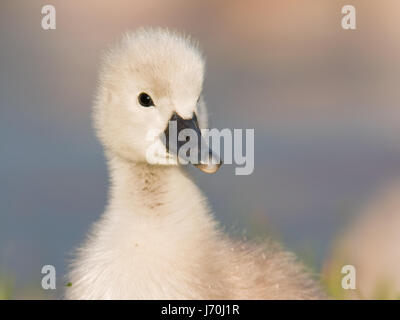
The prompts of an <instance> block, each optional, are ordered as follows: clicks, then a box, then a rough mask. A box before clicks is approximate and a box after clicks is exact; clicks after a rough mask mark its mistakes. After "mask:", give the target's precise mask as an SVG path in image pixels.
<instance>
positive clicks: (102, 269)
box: [66, 29, 324, 299]
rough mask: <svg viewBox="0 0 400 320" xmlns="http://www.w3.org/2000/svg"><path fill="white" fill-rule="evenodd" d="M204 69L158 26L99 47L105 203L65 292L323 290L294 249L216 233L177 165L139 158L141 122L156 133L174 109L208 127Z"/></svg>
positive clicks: (293, 293)
mask: <svg viewBox="0 0 400 320" xmlns="http://www.w3.org/2000/svg"><path fill="white" fill-rule="evenodd" d="M203 72H204V62H203V59H202V57H201V55H200V53H199V52H198V50H197V48H196V47H195V46H194V45H193V44H192V42H191V41H189V40H188V39H186V38H183V37H181V36H179V35H176V34H172V33H170V32H168V31H164V30H160V29H159V30H140V31H137V32H135V33H132V34H128V35H126V36H125V37H124V38H123V39H122V41H121V42H120V43H119V44H118V45H117V46H115V47H114V48H113V49H112V50H110V52H109V53H108V54H107V55H106V57H105V59H104V63H103V69H102V72H101V76H100V83H99V90H98V95H97V100H96V104H95V108H94V115H95V124H96V129H97V133H98V136H99V138H100V140H101V142H102V143H103V145H104V147H105V150H106V155H107V158H108V163H109V169H110V176H111V189H110V193H109V203H108V206H107V209H106V211H105V213H104V214H103V215H102V217H101V218H100V220H99V221H98V222H96V223H95V224H94V226H93V227H92V229H91V232H90V234H89V236H88V238H87V240H86V242H85V243H84V244H83V245H82V246H81V247H80V249H78V250H77V253H76V257H75V260H74V263H73V264H72V266H71V272H70V274H69V281H70V282H71V284H72V285H71V287H68V288H67V289H66V290H67V291H66V297H67V298H69V299H317V298H321V297H324V296H323V295H322V294H321V293H320V290H319V288H318V286H317V285H316V284H315V283H314V281H313V280H312V279H311V277H310V276H309V275H308V274H307V272H305V270H304V268H303V266H302V265H300V264H298V263H297V262H296V261H295V259H294V257H293V256H292V254H290V253H287V252H284V251H282V250H281V249H280V248H279V247H278V246H277V245H275V244H270V243H266V244H265V245H262V246H260V245H254V244H251V243H242V242H236V241H233V240H230V239H229V238H228V237H227V236H225V235H224V234H222V233H221V232H220V230H219V228H218V225H217V223H216V221H215V220H214V218H213V216H212V214H211V213H210V210H209V208H208V205H207V202H206V200H205V198H204V196H203V195H202V193H201V192H200V190H199V189H198V188H197V186H196V185H195V184H194V183H193V182H192V181H191V179H190V178H189V177H188V176H187V175H186V174H185V172H184V171H183V170H182V169H181V167H180V166H178V165H159V164H149V163H148V161H146V151H147V150H148V148H149V145H150V142H149V141H148V139H147V134H148V132H149V131H150V130H156V131H157V132H160V133H162V132H163V131H164V130H165V128H166V127H167V125H168V120H169V119H170V118H171V115H172V114H173V113H176V114H178V115H179V116H180V117H182V119H194V116H195V115H196V116H197V119H198V124H199V126H200V127H201V128H204V127H206V118H207V115H206V112H205V104H204V101H203V99H202V98H201V90H202V82H203V75H204V74H203ZM141 93H146V94H147V95H148V96H149V97H151V101H149V100H148V99H147V97H145V98H146V99H147V103H146V100H144V99H143V95H142V96H140V94H141ZM138 96H140V98H139V99H138ZM143 100H144V101H143ZM196 123H197V120H196Z"/></svg>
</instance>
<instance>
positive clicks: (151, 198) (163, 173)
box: [108, 156, 209, 219]
mask: <svg viewBox="0 0 400 320" xmlns="http://www.w3.org/2000/svg"><path fill="white" fill-rule="evenodd" d="M109 167H110V168H109V169H110V178H111V189H110V198H109V207H108V208H109V211H119V212H120V211H123V212H127V213H128V214H129V215H130V216H131V215H135V216H145V217H166V216H168V215H173V216H175V217H176V216H180V215H181V216H182V218H183V217H185V219H187V218H188V217H190V216H191V215H195V216H196V215H203V216H207V218H208V216H209V214H208V208H207V204H205V203H204V201H203V200H204V199H203V196H202V194H201V192H200V190H199V189H198V188H197V186H196V185H195V184H194V183H193V182H192V181H191V180H190V179H189V178H188V177H187V175H186V174H185V172H184V171H183V170H182V169H181V168H180V167H179V166H164V165H151V164H147V163H135V162H131V161H129V160H126V159H123V158H121V157H118V156H114V157H110V158H109Z"/></svg>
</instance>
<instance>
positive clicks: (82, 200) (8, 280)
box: [0, 0, 400, 299]
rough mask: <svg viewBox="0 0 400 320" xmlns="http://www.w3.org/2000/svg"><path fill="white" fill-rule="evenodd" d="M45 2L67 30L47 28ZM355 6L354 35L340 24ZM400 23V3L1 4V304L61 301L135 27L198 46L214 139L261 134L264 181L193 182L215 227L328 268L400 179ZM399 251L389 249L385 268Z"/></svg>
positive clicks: (101, 189) (6, 0)
mask: <svg viewBox="0 0 400 320" xmlns="http://www.w3.org/2000/svg"><path fill="white" fill-rule="evenodd" d="M46 4H52V5H54V6H55V8H56V19H57V20H56V21H57V29H56V30H49V31H45V30H43V29H42V28H41V19H42V14H41V9H42V6H44V5H46ZM347 4H352V5H354V6H355V7H356V10H357V30H344V29H342V27H341V19H342V16H343V15H342V14H341V8H342V6H344V5H347ZM399 15H400V3H399V2H398V1H396V0H381V1H379V2H378V1H376V0H375V1H374V0H363V1H354V0H346V1H339V0H334V1H319V0H303V1H290V0H274V1H263V0H260V1H256V0H247V1H239V0H226V1H224V0H219V1H213V2H211V1H200V0H198V1H185V0H172V1H171V0H168V1H153V0H147V1H132V0H114V1H98V0H97V1H96V0H85V1H78V0H69V1H65V0H52V1H42V0H30V1H24V0H2V1H1V2H0V40H1V42H0V43H1V49H0V155H1V158H0V182H1V183H0V298H17V299H23V298H58V297H61V296H62V292H63V290H64V288H65V284H66V282H65V280H64V278H63V276H64V274H65V271H66V266H67V263H68V259H70V257H71V255H70V253H71V251H72V250H73V248H74V247H76V246H77V245H78V244H79V243H80V242H81V241H82V240H83V239H84V237H85V234H86V232H87V230H88V227H89V226H90V224H91V223H92V222H94V221H95V220H96V219H97V218H98V217H99V215H100V214H101V213H102V211H103V209H104V206H105V204H106V196H107V171H106V164H105V159H104V156H103V153H102V148H101V146H100V145H99V143H98V141H97V140H96V138H95V136H94V132H93V129H92V124H91V104H92V99H93V94H94V90H95V87H96V75H97V69H98V65H99V56H100V54H101V52H102V50H103V49H105V48H106V47H107V45H108V44H109V43H110V42H112V41H114V40H115V39H116V38H118V37H119V36H120V35H121V33H122V32H124V31H126V30H130V29H135V28H137V27H139V26H165V27H170V28H173V29H177V30H180V31H183V32H185V33H188V34H191V35H192V36H193V37H194V38H196V39H198V40H199V42H200V44H201V47H202V49H203V51H204V53H205V54H206V57H207V76H206V81H205V89H204V93H205V98H206V101H207V103H208V107H209V111H210V114H211V119H210V122H211V126H212V127H217V128H220V129H221V128H255V170H254V173H253V174H252V175H250V176H235V175H234V166H229V165H227V166H223V167H222V168H221V170H220V171H219V172H218V173H217V174H216V175H213V176H209V175H204V174H201V173H200V172H195V171H193V173H192V174H193V175H194V176H195V178H196V180H197V182H198V183H199V185H200V187H201V188H202V190H203V191H204V192H205V194H206V195H207V196H208V198H209V201H210V203H211V205H212V207H213V209H214V211H215V213H216V216H217V218H218V219H219V220H220V221H221V222H222V223H223V224H224V225H225V226H226V229H227V230H228V231H230V232H232V233H233V234H236V235H238V236H246V237H248V238H264V237H268V236H271V237H274V238H276V239H278V240H280V241H282V242H283V243H284V245H285V246H286V247H287V248H289V249H291V250H294V251H295V252H296V253H297V254H298V255H299V256H300V257H301V259H303V260H304V261H305V262H306V263H307V264H308V265H309V267H310V268H312V269H313V270H314V271H315V272H320V270H321V269H324V268H325V269H324V270H326V261H330V259H332V257H331V255H332V254H331V253H332V252H334V251H335V250H333V249H332V248H333V247H334V246H335V244H336V243H337V242H338V238H340V234H341V232H342V230H344V229H346V227H347V226H348V225H350V221H353V220H355V219H362V216H363V214H364V211H365V210H364V209H362V208H363V206H364V205H365V204H366V203H369V201H372V200H371V199H373V198H374V195H375V193H376V190H378V189H379V188H381V187H382V186H386V185H388V186H390V185H391V184H392V183H393V181H396V179H397V177H398V176H399V177H400V144H399V137H400V109H399V106H398V101H399V98H400V90H399V88H398V87H399V80H400V63H399V62H400V61H399V59H400V58H399V57H400V23H399V21H400V19H399ZM388 188H389V189H390V187H388ZM398 195H399V198H400V191H399V193H398ZM391 208H392V209H390V210H392V211H393V212H400V204H399V207H398V209H396V206H394V207H391ZM367 211H368V210H367ZM376 212H377V219H378V220H379V219H380V215H381V214H382V212H381V211H380V210H379V209H377V210H376ZM385 221H386V220H385ZM397 221H398V226H399V228H400V221H399V220H397ZM372 225H374V224H373V223H372ZM392 226H393V224H392ZM243 230H244V231H243ZM382 230H383V232H381V234H382V233H383V234H384V233H385V232H384V230H385V227H384V226H383V227H382ZM396 230H398V228H396ZM374 236H375V233H374V232H372V234H369V239H374ZM378 236H379V235H378V234H377V235H376V237H378ZM361 239H362V236H361ZM339 240H340V239H339ZM349 241H351V240H349ZM391 241H392V240H391ZM399 241H400V240H399ZM359 242H360V243H361V244H360V245H362V243H363V241H359ZM397 243H398V242H397ZM397 243H394V242H384V244H383V246H384V247H385V248H386V249H387V250H386V251H387V252H388V256H390V257H391V256H392V255H394V254H396V255H397V256H398V255H399V253H398V252H399V249H398V247H397ZM374 248H375V249H374V250H375V251H376V252H378V251H380V252H382V247H374ZM369 252H371V251H369ZM349 259H350V260H348V261H345V262H344V264H352V261H351V257H350V258H349ZM371 259H372V260H371V261H369V262H366V264H367V265H368V264H369V263H370V264H371V265H372V264H373V263H374V261H373V257H372V258H371ZM389 260H390V259H389ZM46 264H51V265H54V266H55V267H56V270H57V289H56V290H53V291H52V290H48V291H45V290H43V289H42V288H41V278H42V274H41V268H42V266H43V265H46ZM324 265H325V267H324ZM398 266H399V268H398V269H394V270H397V272H400V263H399V265H398ZM323 267H324V268H323ZM393 268H395V266H394V267H393ZM328 269H329V268H328ZM330 270H331V271H330V272H333V273H334V275H335V276H337V275H340V268H339V269H338V268H336V269H334V270H333V271H332V268H331V269H330ZM360 272H361V271H360ZM399 279H400V276H399ZM328 282H329V281H328ZM331 292H333V291H332V290H331ZM332 294H335V293H334V292H333V293H332ZM338 296H339V294H338ZM399 297H400V295H399Z"/></svg>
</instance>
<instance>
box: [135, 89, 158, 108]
mask: <svg viewBox="0 0 400 320" xmlns="http://www.w3.org/2000/svg"><path fill="white" fill-rule="evenodd" d="M138 100H139V103H140V104H141V105H142V106H143V107H151V106H154V102H153V100H152V99H151V97H150V96H149V95H148V94H147V93H145V92H142V93H141V94H139V96H138Z"/></svg>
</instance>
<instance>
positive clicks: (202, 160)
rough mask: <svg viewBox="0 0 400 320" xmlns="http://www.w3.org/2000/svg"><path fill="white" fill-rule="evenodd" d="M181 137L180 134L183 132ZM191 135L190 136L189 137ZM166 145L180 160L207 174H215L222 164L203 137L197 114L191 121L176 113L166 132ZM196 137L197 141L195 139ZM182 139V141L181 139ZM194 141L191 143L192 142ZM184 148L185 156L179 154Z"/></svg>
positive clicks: (170, 120)
mask: <svg viewBox="0 0 400 320" xmlns="http://www.w3.org/2000/svg"><path fill="white" fill-rule="evenodd" d="M185 129H189V130H186V131H185V132H183V133H182V135H181V137H180V136H179V133H181V132H182V131H183V130H185ZM186 133H189V134H190V135H187V134H186ZM164 135H165V141H163V142H164V144H165V146H166V148H167V151H168V152H169V153H170V154H175V155H176V156H177V158H178V160H179V159H180V158H182V156H185V158H186V159H187V160H188V162H190V163H192V164H193V165H194V166H196V167H197V168H199V169H200V170H201V171H203V172H206V173H215V172H217V170H218V169H219V167H220V166H221V164H222V161H221V159H220V158H219V157H218V156H217V155H216V154H214V153H213V152H212V150H211V149H210V147H209V145H208V144H207V142H206V141H205V139H204V138H203V136H202V135H201V131H200V128H199V124H198V121H197V117H196V114H193V117H192V118H191V119H183V118H182V117H181V116H180V115H178V114H177V113H176V112H174V113H173V114H172V116H171V118H170V119H169V121H168V126H167V128H166V129H165V130H164ZM195 137H196V139H194V138H195ZM179 138H180V139H179ZM192 139H193V140H194V141H191V140H192ZM182 147H184V150H183V151H184V152H183V153H184V154H182V152H179V151H180V150H181V148H182Z"/></svg>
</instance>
